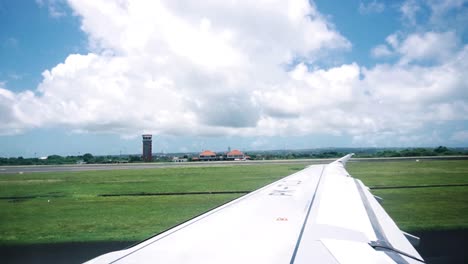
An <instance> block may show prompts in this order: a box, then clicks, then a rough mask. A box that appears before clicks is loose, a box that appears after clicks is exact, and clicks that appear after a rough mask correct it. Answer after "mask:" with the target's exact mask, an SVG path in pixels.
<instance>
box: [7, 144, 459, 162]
mask: <svg viewBox="0 0 468 264" xmlns="http://www.w3.org/2000/svg"><path fill="white" fill-rule="evenodd" d="M350 152H354V153H356V156H355V157H357V158H372V157H420V156H450V155H468V151H467V150H462V149H450V148H447V147H444V146H439V147H437V148H433V149H432V148H407V149H383V150H380V151H376V150H375V149H365V150H361V149H346V150H342V151H333V150H324V151H320V152H317V150H310V151H307V150H297V151H284V150H283V151H265V152H261V151H259V152H249V153H246V154H247V155H249V156H250V159H252V160H276V159H320V158H338V157H342V156H344V155H346V154H348V153H350ZM183 157H184V158H187V159H188V160H189V161H191V158H192V157H197V154H193V156H191V155H185V156H183ZM153 161H154V162H169V161H172V156H171V155H170V154H166V155H163V156H155V157H153ZM132 162H142V158H141V156H140V155H125V156H93V155H92V154H91V153H86V154H84V155H80V156H66V157H62V156H59V155H51V156H48V157H47V158H44V159H42V158H23V157H17V158H1V157H0V166H1V165H57V164H81V163H82V164H105V163H132Z"/></svg>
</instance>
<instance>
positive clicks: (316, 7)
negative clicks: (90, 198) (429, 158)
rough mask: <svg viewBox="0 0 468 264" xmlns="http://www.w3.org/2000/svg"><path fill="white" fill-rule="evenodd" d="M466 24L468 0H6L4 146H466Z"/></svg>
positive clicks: (1, 80)
mask: <svg viewBox="0 0 468 264" xmlns="http://www.w3.org/2000/svg"><path fill="white" fill-rule="evenodd" d="M259 3H260V2H259ZM337 3H339V4H337ZM467 23H468V1H464V0H460V1H459V0H457V1H455V0H453V1H452V0H450V1H443V2H439V1H419V0H401V1H377V0H371V1H339V2H337V1H325V0H318V1H314V2H312V1H311V2H307V1H305V0H304V1H279V0H278V1H276V0H272V1H269V2H268V3H263V4H252V3H249V2H248V1H245V2H243V1H241V2H238V3H230V4H226V3H222V2H219V3H199V2H197V1H194V2H191V1H188V2H184V3H179V1H152V3H149V2H147V1H130V2H127V1H115V2H113V1H92V2H84V1H78V0H69V1H64V0H37V1H0V156H26V157H33V156H46V155H51V154H59V155H76V154H78V153H86V152H91V153H93V154H119V153H120V152H122V153H139V152H140V150H141V140H140V135H141V134H142V133H152V134H154V137H155V140H154V146H153V148H154V149H155V151H157V152H159V151H165V152H186V151H200V150H202V149H213V150H225V149H227V147H228V146H230V147H231V148H239V149H242V150H252V149H279V148H280V149H281V148H291V149H301V148H315V147H416V146H428V147H431V146H438V145H447V146H452V147H455V146H463V147H466V146H468V121H467V116H468V82H467V81H466V80H464V78H463V76H464V74H465V72H466V71H467V70H468V69H467V68H468V45H467V32H466V26H465V25H466V24H467Z"/></svg>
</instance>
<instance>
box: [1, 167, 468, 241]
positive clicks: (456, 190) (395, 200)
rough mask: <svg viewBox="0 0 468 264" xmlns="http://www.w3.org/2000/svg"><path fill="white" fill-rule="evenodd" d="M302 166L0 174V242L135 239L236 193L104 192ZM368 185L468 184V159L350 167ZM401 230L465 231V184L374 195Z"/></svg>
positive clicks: (239, 184)
mask: <svg viewBox="0 0 468 264" xmlns="http://www.w3.org/2000/svg"><path fill="white" fill-rule="evenodd" d="M303 167H304V166H303V165H294V164H287V165H274V164H271V165H251V166H224V167H196V168H182V167H179V168H164V169H145V170H119V171H89V172H73V173H70V172H67V173H62V172H60V173H33V174H22V175H19V174H15V175H1V176H0V197H2V199H0V244H30V243H50V242H69V241H116V240H121V241H125V240H126V241H133V240H141V239H144V238H146V237H148V236H149V235H151V234H154V233H157V232H160V231H163V230H165V229H167V228H168V227H170V226H173V225H175V224H177V223H180V222H182V221H184V220H186V219H189V218H191V217H193V216H195V215H198V214H200V213H202V212H204V211H206V210H208V209H210V208H213V207H216V206H218V205H220V204H223V203H225V202H227V201H230V200H232V199H234V198H236V197H239V196H240V195H241V194H216V195H214V194H213V195H173V196H120V197H101V196H99V195H101V194H128V193H170V192H208V191H251V190H255V189H257V188H259V187H261V186H264V185H266V184H267V183H270V182H272V181H274V180H277V179H279V178H281V177H283V176H286V175H289V174H291V173H293V172H295V171H298V170H300V169H302V168H303ZM348 171H349V172H350V173H351V174H352V175H353V176H354V177H356V178H360V179H362V180H363V182H364V183H365V184H366V185H368V186H407V185H437V184H468V161H424V162H414V161H399V162H352V163H349V166H348ZM373 193H375V194H376V195H379V196H381V197H383V198H384V199H385V201H384V207H385V209H386V210H387V212H388V213H389V214H390V215H391V216H392V217H393V219H394V220H395V221H396V222H397V223H398V224H399V226H400V228H401V229H403V230H406V231H417V230H441V229H462V228H464V229H466V228H468V206H467V205H468V186H461V187H435V188H429V187H428V188H421V189H386V190H374V191H373Z"/></svg>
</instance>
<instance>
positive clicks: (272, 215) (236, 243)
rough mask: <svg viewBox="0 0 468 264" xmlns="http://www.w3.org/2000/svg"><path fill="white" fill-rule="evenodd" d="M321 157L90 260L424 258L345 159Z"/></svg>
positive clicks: (401, 260) (374, 260)
mask: <svg viewBox="0 0 468 264" xmlns="http://www.w3.org/2000/svg"><path fill="white" fill-rule="evenodd" d="M351 155H352V154H350V155H347V156H345V157H343V158H341V159H338V160H336V161H334V162H332V163H330V164H328V165H313V166H310V167H308V168H306V169H304V170H302V171H299V172H296V173H294V174H292V175H290V176H288V177H285V178H283V179H281V180H279V181H277V182H274V183H272V184H269V185H267V186H265V187H263V188H261V189H259V190H256V191H254V192H251V193H249V194H247V195H245V196H243V197H240V198H238V199H236V200H234V201H231V202H229V203H227V204H225V205H223V206H220V207H218V208H216V209H213V210H211V211H209V212H207V213H205V214H202V215H200V216H198V217H196V218H193V219H191V220H189V221H187V222H185V223H183V224H180V225H178V226H176V227H174V228H171V229H169V230H167V231H165V232H163V233H160V234H158V235H156V236H153V237H151V238H149V239H147V240H145V241H143V242H141V243H139V244H137V245H135V246H133V247H130V248H127V249H124V250H120V251H115V252H111V253H108V254H105V255H102V256H99V257H97V258H95V259H92V260H90V261H89V262H87V263H423V262H424V260H423V259H422V258H421V256H420V255H419V254H418V252H417V251H416V250H415V249H414V247H413V246H412V244H411V243H410V242H409V240H408V239H410V240H414V239H417V238H415V237H411V236H410V235H409V234H406V233H403V232H402V231H401V230H400V229H399V228H398V227H397V226H396V224H395V223H394V222H393V220H392V219H391V218H390V217H389V216H388V214H387V213H386V212H385V211H384V209H383V208H382V207H381V206H380V204H379V203H378V202H377V200H376V198H375V197H374V196H373V195H372V194H371V193H370V192H369V190H368V188H367V187H366V186H365V185H364V184H363V183H362V182H361V181H360V180H358V179H354V178H352V177H351V176H350V175H349V174H348V172H347V171H346V169H345V164H346V162H347V161H348V159H350V157H351Z"/></svg>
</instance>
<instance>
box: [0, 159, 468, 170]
mask: <svg viewBox="0 0 468 264" xmlns="http://www.w3.org/2000/svg"><path fill="white" fill-rule="evenodd" d="M334 160H336V158H331V159H290V160H246V161H204V162H200V161H198V162H151V163H117V164H75V165H26V166H0V174H23V173H36V172H74V171H102V170H139V169H157V168H172V167H206V166H246V165H264V164H304V165H312V164H323V163H329V162H332V161H334ZM404 160H406V161H408V160H414V161H416V160H418V161H423V160H468V156H430V157H396V158H353V159H351V160H350V162H362V161H366V162H372V161H404Z"/></svg>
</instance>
